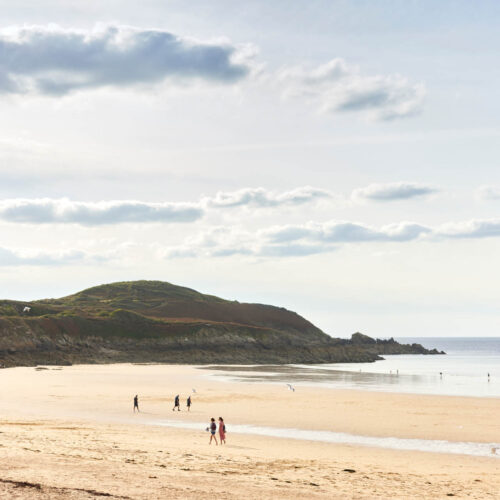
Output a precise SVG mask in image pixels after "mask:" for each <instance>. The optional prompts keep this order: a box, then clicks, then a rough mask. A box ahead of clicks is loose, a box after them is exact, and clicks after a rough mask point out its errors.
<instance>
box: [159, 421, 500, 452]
mask: <svg viewBox="0 0 500 500" xmlns="http://www.w3.org/2000/svg"><path fill="white" fill-rule="evenodd" d="M151 424H152V425H160V426H165V427H177V428H183V429H193V430H199V431H203V430H204V429H205V428H206V426H207V424H206V423H205V424H204V423H200V422H182V421H174V420H162V421H154V422H151ZM228 428H229V426H228ZM230 432H231V433H236V434H254V435H258V436H268V437H277V438H286V439H299V440H305V441H320V442H323V443H335V444H351V445H356V446H370V447H377V448H388V449H392V450H406V451H425V452H432V453H452V454H457V455H473V456H478V457H493V458H500V443H475V442H455V441H444V440H439V439H435V440H431V439H405V438H395V437H373V436H358V435H355V434H347V433H345V432H332V431H313V430H303V429H288V428H281V427H262V426H254V425H238V424H232V425H231V428H230Z"/></svg>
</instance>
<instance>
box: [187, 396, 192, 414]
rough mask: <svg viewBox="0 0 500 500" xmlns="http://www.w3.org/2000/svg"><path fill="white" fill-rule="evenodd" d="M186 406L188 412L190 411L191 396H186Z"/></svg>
mask: <svg viewBox="0 0 500 500" xmlns="http://www.w3.org/2000/svg"><path fill="white" fill-rule="evenodd" d="M186 405H187V408H188V411H191V396H188V398H187V402H186Z"/></svg>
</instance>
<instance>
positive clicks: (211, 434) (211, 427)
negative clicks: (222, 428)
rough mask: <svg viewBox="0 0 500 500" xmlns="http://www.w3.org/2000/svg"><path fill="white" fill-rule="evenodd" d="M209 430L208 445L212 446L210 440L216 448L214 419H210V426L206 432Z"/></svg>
mask: <svg viewBox="0 0 500 500" xmlns="http://www.w3.org/2000/svg"><path fill="white" fill-rule="evenodd" d="M208 430H210V441H209V442H208V444H212V439H213V440H214V441H215V446H217V444H218V443H217V438H216V437H215V432H216V431H217V424H216V423H215V418H211V419H210V426H209V427H207V431H208Z"/></svg>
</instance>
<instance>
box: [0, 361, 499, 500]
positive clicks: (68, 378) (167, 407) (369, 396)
mask: <svg viewBox="0 0 500 500" xmlns="http://www.w3.org/2000/svg"><path fill="white" fill-rule="evenodd" d="M193 387H194V388H196V390H197V392H196V394H193V407H192V411H191V412H190V413H187V412H186V411H185V399H186V397H187V395H188V394H190V393H191V389H192V388H193ZM136 393H137V394H139V403H140V407H141V413H140V414H133V412H132V398H133V396H134V394H136ZM177 393H179V394H180V395H181V402H182V410H183V411H181V412H175V413H174V412H172V411H171V409H172V403H173V397H174V396H175V394H177ZM220 415H222V416H224V418H225V420H226V425H227V427H228V444H227V446H224V447H221V446H217V447H216V446H213V445H212V446H208V435H207V433H206V432H204V430H203V427H201V426H200V430H184V429H176V428H171V427H159V426H156V425H151V424H152V423H155V422H158V421H161V420H162V419H170V420H174V419H175V420H178V421H188V422H192V423H195V422H207V423H208V419H209V418H210V417H211V416H213V417H215V418H217V417H218V416H220ZM236 424H254V425H265V426H274V427H289V428H299V429H317V430H331V431H341V432H348V433H352V434H361V435H367V436H395V437H401V438H421V439H445V440H450V441H474V442H498V441H500V400H499V399H485V398H481V399H480V398H461V397H460V398H459V397H438V396H418V395H407V394H388V393H374V392H363V391H342V390H331V389H317V388H312V387H311V388H309V387H300V388H298V390H297V391H296V392H295V393H292V392H290V391H288V390H286V387H284V386H281V385H279V386H276V385H271V384H261V383H259V384H250V383H229V382H224V381H221V380H219V379H217V378H216V377H214V376H213V372H208V371H205V370H198V369H195V368H193V367H188V366H157V365H152V366H144V365H106V366H102V365H101V366H73V367H64V368H62V369H54V368H51V369H48V370H36V369H34V368H15V369H7V370H0V458H1V460H0V497H1V498H26V499H30V498H34V499H35V498H36V499H41V498H50V499H53V498H78V499H79V498H97V497H111V498H134V499H135V498H137V499H142V498H148V499H150V498H152V499H156V498H193V499H201V498H217V499H226V498H259V499H265V498H298V497H305V498H366V499H371V498H449V497H451V496H454V497H455V498H500V459H498V458H486V457H485V458H482V457H479V458H478V457H471V456H465V455H451V454H439V453H424V452H408V451H396V450H387V449H381V448H368V447H361V446H349V445H337V444H327V443H320V442H312V441H299V440H293V439H280V438H265V437H260V436H252V435H245V434H236V433H232V432H231V425H236ZM351 471H353V472H351Z"/></svg>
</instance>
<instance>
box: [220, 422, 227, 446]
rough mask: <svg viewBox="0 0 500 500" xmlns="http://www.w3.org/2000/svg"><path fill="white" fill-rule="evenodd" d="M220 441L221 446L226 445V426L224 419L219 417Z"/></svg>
mask: <svg viewBox="0 0 500 500" xmlns="http://www.w3.org/2000/svg"><path fill="white" fill-rule="evenodd" d="M219 439H220V444H221V445H222V444H226V425H225V424H224V419H223V418H222V417H219Z"/></svg>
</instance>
